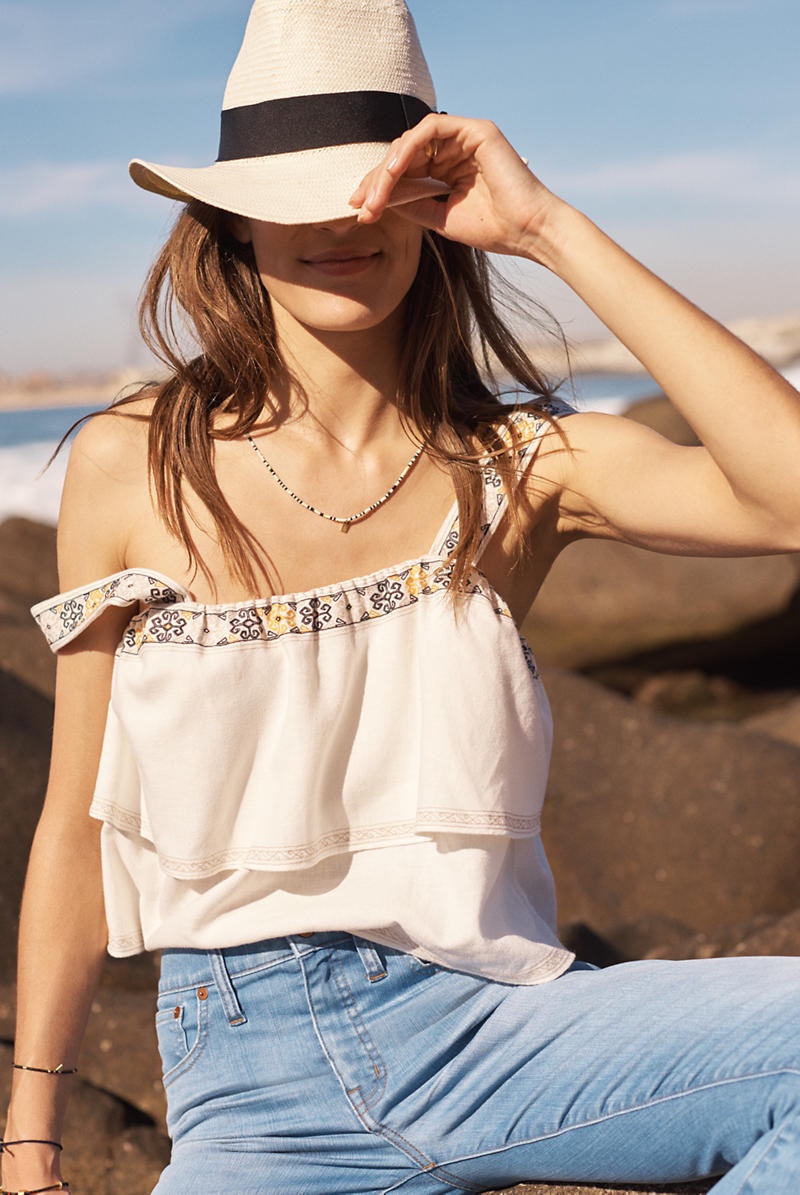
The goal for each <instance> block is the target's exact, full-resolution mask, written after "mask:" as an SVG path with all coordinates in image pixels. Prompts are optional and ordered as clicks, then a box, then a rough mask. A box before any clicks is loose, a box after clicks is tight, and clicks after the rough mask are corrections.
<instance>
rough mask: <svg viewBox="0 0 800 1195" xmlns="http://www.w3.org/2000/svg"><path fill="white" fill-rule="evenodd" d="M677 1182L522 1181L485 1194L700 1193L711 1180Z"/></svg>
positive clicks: (668, 1194) (644, 1194) (608, 1194)
mask: <svg viewBox="0 0 800 1195" xmlns="http://www.w3.org/2000/svg"><path fill="white" fill-rule="evenodd" d="M714 1181H716V1180H709V1181H708V1182H697V1183H678V1184H677V1185H676V1186H669V1187H609V1186H602V1187H576V1186H574V1185H573V1184H572V1183H567V1184H566V1185H564V1184H563V1183H556V1184H553V1183H523V1184H522V1186H517V1187H505V1188H504V1189H503V1190H502V1191H495V1192H493V1193H491V1192H487V1195H600V1193H601V1192H603V1191H605V1192H606V1195H702V1193H703V1192H704V1191H710V1190H711V1188H712V1186H713V1182H714Z"/></svg>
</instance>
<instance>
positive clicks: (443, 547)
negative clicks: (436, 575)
mask: <svg viewBox="0 0 800 1195" xmlns="http://www.w3.org/2000/svg"><path fill="white" fill-rule="evenodd" d="M540 412H541V413H540ZM575 413H576V412H575V408H574V407H571V406H570V405H569V403H566V402H563V401H562V399H560V398H550V399H543V400H542V401H541V402H540V403H539V409H538V410H537V411H516V412H515V413H514V414H513V415H512V416H511V422H512V423H513V424H514V426H515V427H516V429H517V431H518V432H519V434H520V435H521V437H522V441H523V443H522V445H521V447H520V449H519V462H520V465H521V466H524V465H526V464H527V462H528V461H529V459H530V457H531V456H532V454H533V450H534V449H535V447H536V445H537V444H538V443H539V439H540V437H541V435H542V433H543V432H544V431H546V429H547V428H548V427H549V426H550V422H551V420H553V419H562V418H566V416H567V415H574V414H575ZM502 434H503V429H501V435H502ZM503 438H504V439H508V442H509V443H510V437H506V436H504V437H503ZM523 473H524V468H521V469H520V478H521V477H522V474H523ZM483 486H484V489H483V527H482V534H481V540H480V543H479V545H478V550H477V552H476V553H475V561H474V563H475V564H477V563H478V561H479V560H480V557H481V556H482V555H483V552H484V551H485V549H486V546H487V544H488V543H489V540H490V539H491V538H492V535H493V533H494V531H495V529H496V528H497V525H498V523H499V522H500V519H501V518H502V516H503V514H504V513H505V511H506V508H507V506H508V495H507V494H506V492H505V490H504V488H503V484H502V481H501V478H500V474H499V473H498V472H497V470H496V469H495V468H494V466H493V465H492V462H491V460H489V461H488V462H487V464H486V466H485V468H484V472H483ZM458 536H459V524H458V506H457V505H455V506H454V507H453V509H452V511H451V512H450V514H449V515H448V516H447V521H446V523H445V525H444V527H443V528H442V530H441V531H440V532H439V535H438V536H437V538H436V540H435V541H434V549H433V550H434V554H435V555H437V556H442V557H444V556H449V554H450V553H451V552H452V551H454V549H455V548H456V547H457V546H458Z"/></svg>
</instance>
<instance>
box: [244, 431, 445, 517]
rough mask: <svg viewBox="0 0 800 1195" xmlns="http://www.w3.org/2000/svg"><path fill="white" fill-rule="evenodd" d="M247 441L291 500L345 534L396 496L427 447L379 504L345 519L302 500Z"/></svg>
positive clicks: (420, 452) (262, 454) (406, 468)
mask: <svg viewBox="0 0 800 1195" xmlns="http://www.w3.org/2000/svg"><path fill="white" fill-rule="evenodd" d="M247 440H248V443H249V444H250V447H251V448H252V449H253V452H255V454H256V456H257V457H258V458H259V460H260V461H261V462H262V464H264V465H266V467H267V470H268V471H269V474H270V476H271V477H273V478H274V479H275V481H276V482H277V483H278V485H279V486H280V487H281V489H282V490H283V491H284V492H285V493H287V494H288V495H289V497H290V498H293V499H294V500H295V502H296V503H297V504H298V506H302V507H303V508H304V509H305V510H310V511H311V513H312V514H315V515H319V517H320V518H321V519H327V520H328V521H329V522H330V523H338V524H339V525H340V527H341V528H342V531H343V532H344V533H345V534H347V532H348V531H349V530H350V528H351V527H352V525H353V523H360V522H361V520H362V519H365V518H366V517H367V515H371V514H372V512H373V511H374V510H377V509H378V507H379V506H383V504H384V502H388V501H389V499H390V498H391V496H392V494H394V493H395V491H396V490H398V489H399V488H400V486H401V485H402V484H403V482H404V481H405V479H406V478H407V477H408V475H409V473H410V472H411V470H412V469H413V468H414V466H415V465H416V463H417V461H418V460H419V458H420V457H421V456H422V450H423V449H424V447H425V445H424V444H420V446H419V448H418V449H417V451H416V452H415V453H414V455H413V456H412V457H411V459H410V460H409V462H408V464H407V465H406V466H405V468H404V469H403V472H402V473H401V474H400V476H399V477H398V479H397V481H396V482H395V483H394V485H391V486H390V487H389V489H388V490H387V491H386V493H385V494H384V495H383V497H382V498H378V500H377V502H373V503H371V504H370V505H369V506H365V507H364V509H363V510H359V511H358V512H357V513H356V514H354V515H347V516H346V517H344V518H343V517H342V516H341V515H329V514H326V512H325V511H324V510H319V509H318V508H317V507H316V506H312V505H311V503H310V502H306V501H305V500H304V499H303V498H301V497H300V496H299V495H298V494H296V493H295V492H294V490H290V489H289V487H288V485H287V484H286V482H285V481H283V480H282V479H281V478H280V477H279V476H278V474H277V473H276V472H275V470H274V469H273V467H272V465H271V464H270V463H269V461H268V460H267V458H266V457H265V456H264V453H263V452H262V451H261V449H260V448H259V447H258V445H257V444H256V442H255V440H254V439H253V437H252V436H250V435H248V436H247Z"/></svg>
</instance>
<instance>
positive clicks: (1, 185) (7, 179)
mask: <svg viewBox="0 0 800 1195" xmlns="http://www.w3.org/2000/svg"><path fill="white" fill-rule="evenodd" d="M140 195H141V192H140V191H139V190H138V189H137V188H136V187H135V186H134V185H133V183H132V182H131V181H130V179H129V178H128V175H127V171H126V166H125V163H124V162H121V161H111V162H63V163H62V162H27V163H24V164H21V165H17V166H8V167H1V168H0V217H3V218H20V217H25V216H34V215H42V214H44V213H53V212H59V213H61V212H65V211H69V210H70V209H74V208H78V207H87V206H97V205H103V206H114V207H119V206H122V207H130V206H131V205H133V204H138V203H139V202H140Z"/></svg>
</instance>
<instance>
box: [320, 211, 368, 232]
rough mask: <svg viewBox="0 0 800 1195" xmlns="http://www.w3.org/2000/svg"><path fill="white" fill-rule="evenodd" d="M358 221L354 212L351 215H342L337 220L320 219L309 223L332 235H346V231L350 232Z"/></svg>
mask: <svg viewBox="0 0 800 1195" xmlns="http://www.w3.org/2000/svg"><path fill="white" fill-rule="evenodd" d="M357 223H358V217H357V214H356V213H355V212H353V215H352V216H342V217H341V219H338V220H321V221H318V222H315V223H313V224H312V225H311V227H312V228H316V229H317V231H319V232H327V233H330V234H331V235H332V236H346V235H347V233H349V232H352V230H353V229H354V228H355V226H356V224H357Z"/></svg>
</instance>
